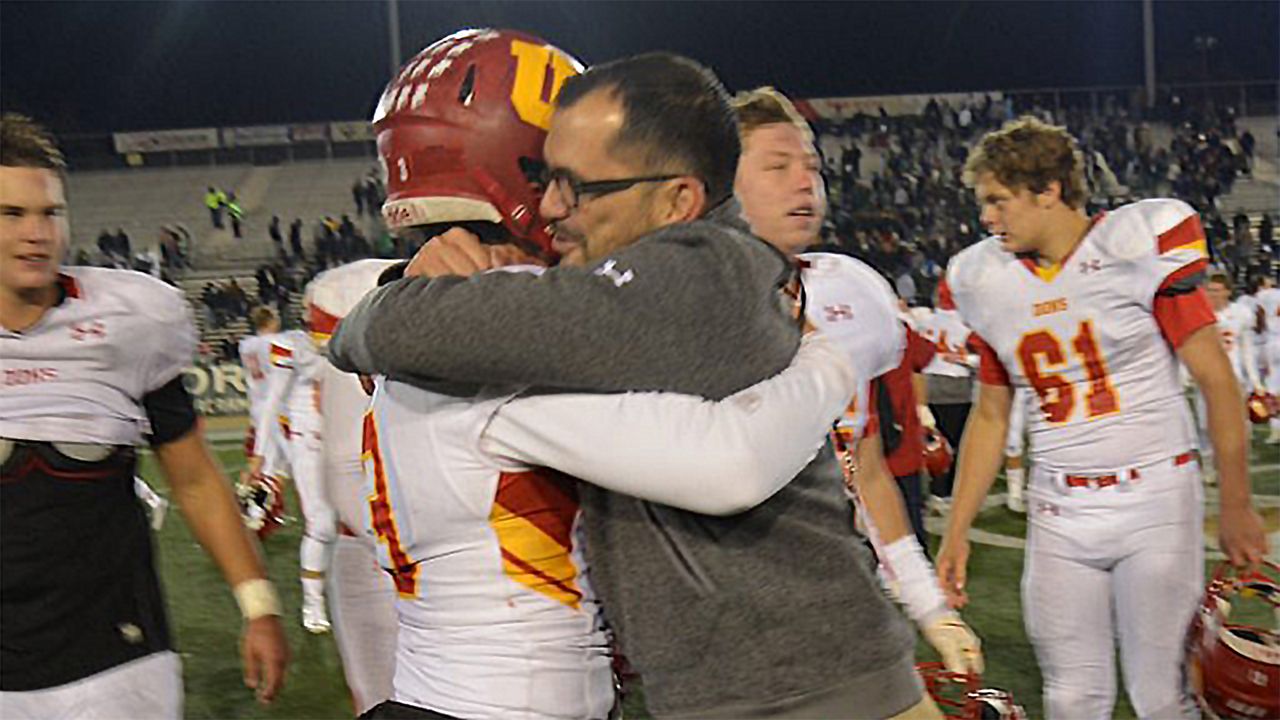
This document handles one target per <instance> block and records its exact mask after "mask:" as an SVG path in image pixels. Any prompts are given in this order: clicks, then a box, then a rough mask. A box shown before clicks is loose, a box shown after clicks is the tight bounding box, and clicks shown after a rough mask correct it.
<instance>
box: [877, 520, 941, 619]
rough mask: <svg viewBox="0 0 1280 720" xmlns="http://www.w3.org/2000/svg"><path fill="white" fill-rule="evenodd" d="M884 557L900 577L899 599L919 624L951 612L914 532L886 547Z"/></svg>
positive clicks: (898, 577)
mask: <svg viewBox="0 0 1280 720" xmlns="http://www.w3.org/2000/svg"><path fill="white" fill-rule="evenodd" d="M883 550H884V554H883V557H882V558H881V562H883V563H884V564H885V565H886V566H887V567H888V569H889V571H890V572H891V573H893V576H894V578H895V579H896V580H897V590H898V593H897V594H898V601H899V602H901V603H902V605H903V607H905V608H906V609H907V615H908V616H910V617H911V619H912V620H914V621H915V622H916V624H917V625H924V624H926V623H928V622H931V621H933V620H934V619H936V618H938V617H939V616H941V615H942V614H943V613H947V612H950V608H948V607H947V598H946V596H945V595H943V594H942V587H941V586H940V585H939V584H938V575H937V573H935V572H934V571H933V566H932V565H930V564H929V561H928V560H927V559H925V556H924V551H923V550H921V549H920V543H918V542H916V536H915V535H910V534H908V535H904V536H903V537H900V538H898V539H897V540H894V541H893V542H891V543H889V544H888V545H886V546H884V548H883Z"/></svg>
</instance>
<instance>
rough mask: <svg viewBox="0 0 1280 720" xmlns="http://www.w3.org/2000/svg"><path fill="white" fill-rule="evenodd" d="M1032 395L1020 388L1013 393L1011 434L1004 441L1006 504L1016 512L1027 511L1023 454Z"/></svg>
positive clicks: (1010, 419) (1025, 472)
mask: <svg viewBox="0 0 1280 720" xmlns="http://www.w3.org/2000/svg"><path fill="white" fill-rule="evenodd" d="M1029 401H1030V396H1029V395H1028V393H1027V391H1026V390H1023V389H1018V390H1015V391H1014V393H1013V403H1012V404H1011V405H1010V406H1009V434H1008V435H1006V436H1005V441H1004V480H1005V485H1006V487H1007V490H1008V495H1006V496H1005V499H1004V506H1005V507H1007V508H1009V509H1010V510H1012V511H1013V512H1016V513H1025V512H1026V511H1027V503H1026V499H1025V497H1024V490H1025V489H1026V485H1027V468H1026V466H1024V465H1023V461H1022V455H1023V451H1024V450H1026V445H1025V441H1026V436H1027V403H1028V402H1029Z"/></svg>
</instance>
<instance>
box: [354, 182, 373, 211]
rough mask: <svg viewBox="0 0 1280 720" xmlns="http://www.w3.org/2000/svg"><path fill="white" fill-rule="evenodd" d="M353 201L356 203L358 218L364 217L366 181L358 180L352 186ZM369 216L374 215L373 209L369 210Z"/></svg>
mask: <svg viewBox="0 0 1280 720" xmlns="http://www.w3.org/2000/svg"><path fill="white" fill-rule="evenodd" d="M351 199H352V200H355V201H356V217H361V216H363V215H364V181H362V180H356V183H355V184H354V185H352V186H351ZM369 214H370V215H373V208H372V207H371V208H369Z"/></svg>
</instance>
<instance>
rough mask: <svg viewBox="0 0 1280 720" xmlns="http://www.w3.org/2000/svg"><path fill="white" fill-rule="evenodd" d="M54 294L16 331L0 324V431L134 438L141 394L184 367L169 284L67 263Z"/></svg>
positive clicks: (180, 327) (190, 335)
mask: <svg viewBox="0 0 1280 720" xmlns="http://www.w3.org/2000/svg"><path fill="white" fill-rule="evenodd" d="M59 281H60V284H61V287H62V291H63V294H64V299H63V301H62V302H61V303H60V304H58V305H56V306H54V307H52V308H50V309H49V311H48V312H47V313H46V314H45V315H44V317H43V318H41V319H40V321H39V322H37V323H36V324H35V325H34V326H32V327H31V328H28V329H27V330H25V331H23V332H15V331H12V330H6V329H5V328H3V327H0V437H4V438H12V439H24V440H46V441H59V442H85V443H102V444H112V445H137V444H140V443H141V442H142V440H143V436H144V435H147V434H149V433H150V432H151V426H150V423H149V422H148V420H147V414H146V412H145V410H144V409H143V407H142V399H143V397H144V396H145V395H146V394H147V393H150V392H152V391H154V390H158V389H159V388H161V387H163V386H164V385H166V384H167V383H169V382H170V381H172V380H173V379H174V378H176V377H178V375H179V374H181V373H182V371H183V369H184V368H186V367H188V366H189V365H190V364H191V360H192V356H193V354H194V352H195V345H196V334H195V326H194V324H193V323H192V321H191V313H190V309H189V308H188V306H187V301H186V298H184V297H183V295H182V292H181V291H179V290H178V289H176V288H174V287H171V286H169V285H166V284H164V283H162V282H160V281H159V280H156V279H155V278H153V277H151V276H149V275H144V274H142V273H137V272H133V271H131V270H108V269H104V268H87V267H69V268H65V269H64V270H63V271H62V273H61V275H60V278H59Z"/></svg>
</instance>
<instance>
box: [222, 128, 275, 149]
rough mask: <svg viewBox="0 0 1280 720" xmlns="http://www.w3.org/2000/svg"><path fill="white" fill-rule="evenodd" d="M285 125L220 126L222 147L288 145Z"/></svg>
mask: <svg viewBox="0 0 1280 720" xmlns="http://www.w3.org/2000/svg"><path fill="white" fill-rule="evenodd" d="M288 144H289V127H288V126H287V125H249V126H247V127H227V128H222V146H223V147H229V148H234V147H260V146H263V145H288Z"/></svg>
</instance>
